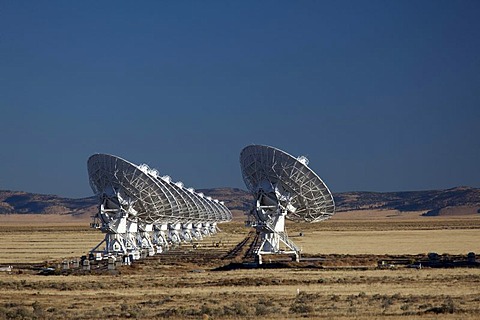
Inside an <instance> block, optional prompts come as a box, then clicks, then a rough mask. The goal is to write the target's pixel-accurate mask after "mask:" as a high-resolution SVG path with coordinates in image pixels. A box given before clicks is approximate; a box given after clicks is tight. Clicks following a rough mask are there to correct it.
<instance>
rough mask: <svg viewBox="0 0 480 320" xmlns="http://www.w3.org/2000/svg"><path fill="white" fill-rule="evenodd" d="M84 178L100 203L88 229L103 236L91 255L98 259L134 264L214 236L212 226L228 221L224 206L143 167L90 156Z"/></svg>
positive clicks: (99, 155) (120, 159) (146, 166)
mask: <svg viewBox="0 0 480 320" xmlns="http://www.w3.org/2000/svg"><path fill="white" fill-rule="evenodd" d="M88 175H89V179H90V186H91V188H92V190H93V192H94V193H95V194H96V196H97V197H98V200H99V210H98V213H97V214H96V215H95V216H94V218H93V219H94V220H93V223H92V224H91V226H92V227H94V228H97V229H100V230H101V231H102V232H104V233H105V239H104V240H103V241H102V242H100V243H99V244H98V245H97V246H96V247H95V248H93V249H92V250H91V251H90V252H91V253H92V254H95V255H96V257H97V259H101V258H103V257H108V256H110V255H114V256H124V257H125V258H126V259H127V260H130V259H133V260H137V259H139V258H140V257H141V256H147V255H154V254H156V253H161V252H163V251H165V250H167V249H168V248H169V246H170V245H171V244H178V243H180V242H190V241H192V240H193V239H196V240H200V239H202V238H203V237H204V236H208V235H211V234H214V233H216V232H217V223H221V222H226V221H230V220H231V219H232V214H231V213H230V211H229V210H228V209H227V207H226V206H225V204H224V203H223V202H220V201H218V200H215V199H212V198H210V197H206V196H205V195H204V194H203V193H197V192H195V190H194V189H192V188H185V186H184V185H183V183H182V182H173V181H172V179H171V178H170V177H169V176H167V175H165V176H161V175H160V173H159V172H158V171H157V170H156V169H152V168H150V167H149V166H148V165H146V164H141V165H138V166H137V165H135V164H133V163H130V162H128V161H126V160H124V159H122V158H119V157H116V156H113V155H108V154H95V155H93V156H91V157H90V158H89V159H88ZM102 245H103V246H102ZM127 262H128V261H127Z"/></svg>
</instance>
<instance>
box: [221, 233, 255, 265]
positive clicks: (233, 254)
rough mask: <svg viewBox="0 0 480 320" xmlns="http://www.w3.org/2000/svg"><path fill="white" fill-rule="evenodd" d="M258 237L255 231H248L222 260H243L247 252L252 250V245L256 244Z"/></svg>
mask: <svg viewBox="0 0 480 320" xmlns="http://www.w3.org/2000/svg"><path fill="white" fill-rule="evenodd" d="M257 237H258V235H257V233H256V232H255V231H253V230H252V231H250V232H249V233H248V234H247V236H246V237H245V238H244V239H243V240H242V241H240V242H239V243H238V244H237V245H236V246H235V247H234V248H233V249H232V250H230V251H229V252H228V253H227V254H226V255H225V256H223V258H222V259H223V260H233V259H238V258H240V259H243V258H246V257H247V254H248V252H250V251H251V250H252V247H253V245H254V244H255V243H256V239H257Z"/></svg>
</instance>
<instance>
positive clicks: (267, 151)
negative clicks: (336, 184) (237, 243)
mask: <svg viewBox="0 0 480 320" xmlns="http://www.w3.org/2000/svg"><path fill="white" fill-rule="evenodd" d="M240 166H241V169H242V176H243V180H244V182H245V185H246V186H247V188H248V190H249V191H250V192H251V193H252V194H253V196H254V198H255V200H254V204H253V208H252V209H251V210H250V212H249V213H247V215H248V219H247V221H246V225H247V226H248V227H254V228H255V229H256V230H257V234H258V235H259V245H258V246H257V248H256V249H255V253H256V257H257V262H258V263H259V264H261V263H262V256H263V255H267V254H287V255H293V256H294V258H295V260H296V261H299V259H300V251H301V250H300V248H298V246H297V245H295V243H293V241H291V240H290V239H289V238H288V236H287V233H286V231H285V220H286V219H289V220H292V221H297V222H311V223H314V222H319V221H323V220H326V219H328V218H330V217H331V216H332V215H333V214H334V213H335V202H334V199H333V196H332V193H331V192H330V190H329V189H328V187H327V186H326V184H325V183H324V182H323V181H322V179H320V177H319V176H318V175H317V174H316V173H315V172H314V171H313V170H311V169H310V168H309V167H308V159H307V158H306V157H304V156H301V157H298V158H295V157H293V156H291V155H290V154H288V153H286V152H284V151H282V150H279V149H277V148H274V147H270V146H264V145H250V146H247V147H245V148H244V149H243V150H242V151H241V153H240Z"/></svg>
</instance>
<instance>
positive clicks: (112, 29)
mask: <svg viewBox="0 0 480 320" xmlns="http://www.w3.org/2000/svg"><path fill="white" fill-rule="evenodd" d="M479 17H480V1H478V0H473V1H469V0H462V1H455V0H448V1H439V0H434V1H426V0H425V1H406V0H402V1H383V0H381V1H140V2H135V1H5V0H0V119H1V122H0V135H1V148H0V189H9V190H22V191H29V192H37V193H50V194H57V195H61V196H67V197H83V196H90V195H92V191H91V190H90V187H89V184H88V176H87V166H86V163H87V159H88V157H89V156H90V155H91V154H93V153H111V154H115V155H118V156H121V157H123V158H125V159H127V160H130V161H132V162H134V163H144V162H145V163H147V164H149V165H150V166H152V167H155V168H157V169H158V170H159V171H160V172H161V173H162V174H169V175H170V176H172V178H173V179H174V180H182V181H183V182H184V183H185V185H186V186H192V187H194V188H210V187H223V186H228V187H240V188H245V186H244V184H243V181H242V178H241V173H240V167H239V154H240V151H241V149H242V148H243V147H244V146H246V145H248V144H252V143H257V144H268V145H272V146H275V147H278V148H280V149H283V150H286V151H287V152H289V153H291V154H293V155H306V156H307V157H308V158H309V159H310V167H311V168H313V169H314V170H315V171H316V172H317V173H318V174H319V175H320V176H321V177H322V178H323V179H324V180H325V182H326V183H327V185H329V187H330V189H332V191H334V192H340V191H352V190H358V191H360V190H370V191H399V190H422V189H439V188H450V187H454V186H459V185H469V186H474V187H480V170H479V165H480V18H479Z"/></svg>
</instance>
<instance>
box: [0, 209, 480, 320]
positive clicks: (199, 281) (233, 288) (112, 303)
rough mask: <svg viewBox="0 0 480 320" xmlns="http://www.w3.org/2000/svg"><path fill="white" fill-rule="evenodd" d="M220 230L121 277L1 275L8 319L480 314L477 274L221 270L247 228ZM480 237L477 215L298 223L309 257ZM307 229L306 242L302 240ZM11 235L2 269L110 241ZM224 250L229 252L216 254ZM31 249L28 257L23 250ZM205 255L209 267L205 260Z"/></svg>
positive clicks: (16, 229) (1, 239) (42, 231)
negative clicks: (181, 252)
mask: <svg viewBox="0 0 480 320" xmlns="http://www.w3.org/2000/svg"><path fill="white" fill-rule="evenodd" d="M220 228H221V229H222V230H223V232H222V233H219V234H218V235H216V236H215V237H213V238H206V240H204V242H202V243H201V246H200V248H199V249H198V250H197V251H190V249H191V248H190V247H188V246H187V247H186V249H185V250H184V251H185V257H186V258H185V257H184V258H182V259H181V258H180V257H179V256H175V254H174V255H159V256H156V257H153V258H149V259H148V260H144V261H141V262H137V263H135V264H134V265H133V266H131V267H127V266H124V267H122V268H121V269H120V270H119V272H117V273H113V274H107V273H106V274H103V275H96V274H78V275H68V276H66V275H58V276H48V277H46V276H39V275H36V274H35V272H33V271H32V272H28V271H23V273H18V271H15V270H14V272H13V273H12V274H9V273H5V272H0V319H70V318H76V319H105V318H120V319H126V318H138V319H155V318H157V319H162V318H172V319H177V318H187V319H243V318H250V319H253V318H257V317H260V316H261V317H263V318H266V319H274V318H278V317H281V318H288V319H300V318H305V317H306V318H331V319H372V318H384V317H388V318H390V319H408V318H421V319H436V318H439V317H441V318H443V319H459V318H461V319H477V318H479V317H480V298H479V296H480V286H479V284H480V269H478V268H458V269H429V268H424V269H421V270H415V269H407V268H398V269H389V270H380V269H370V270H353V269H340V268H337V269H319V268H290V269H238V270H230V271H213V270H214V268H215V267H217V266H219V265H222V264H226V263H227V262H226V261H222V260H221V259H218V258H216V259H210V258H209V257H211V256H212V255H213V256H215V255H216V254H217V255H218V256H221V255H222V254H224V253H225V252H226V251H228V249H229V248H233V246H235V244H236V243H237V242H239V241H240V240H242V238H243V237H244V236H245V234H246V233H247V232H248V229H246V228H244V227H243V225H242V224H241V223H231V224H225V225H221V226H220ZM479 229H480V220H479V219H476V218H475V217H473V218H472V217H471V219H463V218H458V217H457V219H452V218H448V219H447V218H442V219H437V217H429V218H425V217H419V216H416V217H414V218H409V219H398V218H391V217H383V218H382V219H372V221H369V220H363V221H362V219H359V220H355V219H350V220H348V219H345V220H341V219H340V220H331V221H326V222H324V223H319V224H314V225H311V224H289V225H288V230H289V234H290V235H291V236H292V238H293V240H294V241H295V242H296V243H298V244H300V245H302V246H303V247H304V249H305V251H306V252H309V253H314V252H320V253H327V252H329V251H332V252H334V253H347V252H354V253H358V254H360V253H365V252H366V251H368V250H372V251H375V252H382V254H383V253H390V254H392V252H399V253H402V254H405V253H410V252H414V253H418V252H419V250H423V251H420V252H428V251H438V253H455V252H456V251H459V252H462V253H464V254H466V253H467V252H468V251H479V250H478V249H479V248H478V244H479V243H480V241H478V240H479V238H478V235H477V234H479V231H480V230H479ZM299 232H303V233H304V234H305V235H304V236H303V237H298V233H299ZM0 235H1V236H0V246H1V247H0V250H1V252H2V253H5V252H6V251H7V249H8V250H11V251H15V250H16V253H15V254H14V255H10V256H9V257H10V258H2V259H3V260H2V261H3V262H2V264H7V263H8V262H13V261H30V262H32V261H36V260H38V261H42V260H44V259H46V258H49V259H50V258H52V259H54V258H55V257H56V258H58V259H61V258H63V257H66V256H77V257H78V256H79V255H80V254H83V253H85V252H87V251H88V250H89V249H90V248H91V247H92V246H93V245H95V244H96V243H98V241H100V239H101V238H102V234H101V233H100V232H98V231H96V230H90V229H88V228H87V226H86V225H83V224H82V225H78V226H73V225H68V224H67V225H62V224H60V223H54V224H53V225H52V224H49V225H46V224H43V225H27V226H25V225H23V226H18V225H17V226H14V225H12V224H8V225H5V224H4V225H3V226H2V225H0ZM470 239H473V240H472V241H470ZM417 242H420V243H421V245H422V246H424V247H419V245H418V244H416V243H417ZM216 243H220V246H213V244H216ZM475 243H476V244H475ZM21 246H23V247H24V248H25V249H24V250H19V249H15V248H20V247H21ZM411 246H414V247H411ZM437 246H438V247H437ZM40 248H41V249H40ZM412 248H414V249H412ZM14 249H15V250H14ZM187 249H188V250H187ZM44 251H48V252H44ZM80 252H81V253H80ZM77 253H78V254H77ZM187 253H188V254H187ZM176 254H177V255H178V254H179V253H176ZM204 254H205V255H206V256H205V257H206V258H205V259H199V258H195V257H199V256H202V255H204ZM189 257H190V258H189ZM9 259H10V260H9ZM11 259H18V260H11Z"/></svg>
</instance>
